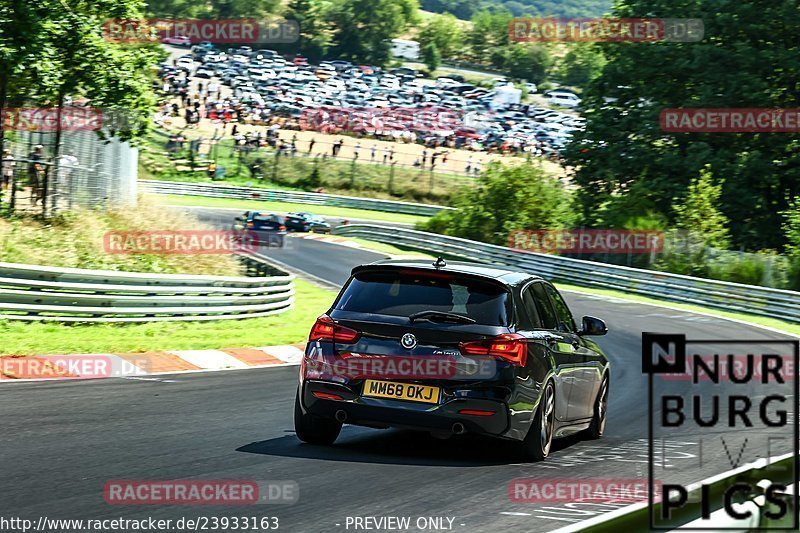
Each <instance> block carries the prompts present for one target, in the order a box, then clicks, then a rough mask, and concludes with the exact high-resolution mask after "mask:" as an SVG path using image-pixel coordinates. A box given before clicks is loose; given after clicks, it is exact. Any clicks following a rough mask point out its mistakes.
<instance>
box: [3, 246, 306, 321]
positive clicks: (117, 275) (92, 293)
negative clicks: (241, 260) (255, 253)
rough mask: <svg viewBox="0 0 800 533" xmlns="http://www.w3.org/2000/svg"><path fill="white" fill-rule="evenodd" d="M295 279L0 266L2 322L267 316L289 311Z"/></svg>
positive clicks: (289, 277) (208, 318)
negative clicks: (5, 320) (3, 320)
mask: <svg viewBox="0 0 800 533" xmlns="http://www.w3.org/2000/svg"><path fill="white" fill-rule="evenodd" d="M252 262H257V261H256V260H255V259H252V258H246V259H245V263H247V268H248V270H251V271H252V270H253V269H255V271H257V272H259V273H262V272H264V269H262V268H261V267H259V266H256V265H252V264H250V263H252ZM264 268H266V269H271V268H272V267H266V266H265V267H264ZM273 271H274V269H273ZM294 278H295V277H294V276H293V275H278V276H267V277H263V276H262V277H233V276H232V277H224V276H189V275H180V274H151V273H136V272H115V271H111V270H83V269H77V268H54V267H42V266H35V265H21V264H15V263H0V319H7V320H49V321H58V322H152V321H168V320H173V321H177V320H220V319H235V318H252V317H260V316H268V315H273V314H277V313H281V312H283V311H286V310H288V309H289V308H291V307H292V305H293V303H294V285H293V280H294Z"/></svg>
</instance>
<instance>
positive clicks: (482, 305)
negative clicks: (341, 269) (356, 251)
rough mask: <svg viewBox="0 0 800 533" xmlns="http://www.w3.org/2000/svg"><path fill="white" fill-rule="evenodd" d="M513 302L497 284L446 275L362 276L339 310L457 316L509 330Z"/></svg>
mask: <svg viewBox="0 0 800 533" xmlns="http://www.w3.org/2000/svg"><path fill="white" fill-rule="evenodd" d="M509 307H510V299H509V297H508V292H507V291H506V289H505V288H504V287H503V286H501V285H499V284H496V283H492V282H489V281H484V280H480V279H477V278H472V277H468V276H459V275H457V274H450V273H444V272H414V271H403V270H400V271H375V272H361V273H359V274H357V275H356V276H355V278H354V279H353V280H352V281H351V282H350V284H349V285H348V286H347V289H346V290H345V292H344V293H343V294H342V296H341V298H340V299H339V301H338V302H337V305H336V309H339V310H341V311H352V312H357V313H374V314H381V315H390V316H409V315H412V314H414V313H418V312H420V311H441V312H446V313H455V314H459V315H463V316H467V317H469V318H472V319H474V320H475V321H476V322H477V323H478V324H483V325H487V326H507V325H508V324H509V315H510V310H509Z"/></svg>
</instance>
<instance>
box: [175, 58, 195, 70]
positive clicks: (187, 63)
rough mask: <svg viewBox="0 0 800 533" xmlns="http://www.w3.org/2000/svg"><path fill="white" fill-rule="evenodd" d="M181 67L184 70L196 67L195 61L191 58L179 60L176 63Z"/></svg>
mask: <svg viewBox="0 0 800 533" xmlns="http://www.w3.org/2000/svg"><path fill="white" fill-rule="evenodd" d="M175 64H176V65H177V66H179V67H184V68H189V69H190V68H193V67H194V60H193V59H192V58H191V57H182V58H180V59H178V61H177V63H175Z"/></svg>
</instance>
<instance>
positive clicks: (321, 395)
mask: <svg viewBox="0 0 800 533" xmlns="http://www.w3.org/2000/svg"><path fill="white" fill-rule="evenodd" d="M311 394H313V395H314V396H316V397H317V398H322V399H323V400H344V398H342V397H341V396H339V395H338V394H329V393H327V392H317V391H311Z"/></svg>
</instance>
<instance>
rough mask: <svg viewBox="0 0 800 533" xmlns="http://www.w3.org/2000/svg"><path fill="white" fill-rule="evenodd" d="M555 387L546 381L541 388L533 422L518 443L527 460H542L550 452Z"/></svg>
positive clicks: (553, 424) (553, 421)
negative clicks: (540, 397)
mask: <svg viewBox="0 0 800 533" xmlns="http://www.w3.org/2000/svg"><path fill="white" fill-rule="evenodd" d="M555 408H556V388H555V386H554V385H553V382H552V381H548V382H547V383H546V384H545V386H544V389H543V390H542V399H541V402H540V403H539V409H538V410H537V411H536V416H534V417H533V424H531V428H530V429H529V430H528V434H527V435H526V436H525V439H524V440H523V441H522V442H521V443H520V445H521V446H520V447H521V452H522V456H523V457H524V458H525V459H527V460H529V461H543V460H544V459H546V458H547V456H548V455H549V454H550V448H551V447H552V445H553V430H554V429H555Z"/></svg>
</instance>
